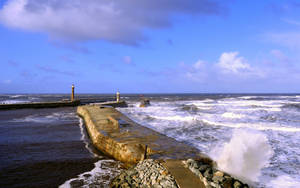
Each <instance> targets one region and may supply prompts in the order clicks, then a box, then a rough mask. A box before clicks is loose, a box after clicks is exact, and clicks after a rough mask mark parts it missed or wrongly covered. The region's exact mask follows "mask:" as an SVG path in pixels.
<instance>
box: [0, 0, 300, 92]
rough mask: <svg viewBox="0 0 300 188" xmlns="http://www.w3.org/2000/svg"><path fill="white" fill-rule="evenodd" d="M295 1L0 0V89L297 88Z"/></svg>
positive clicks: (298, 17)
mask: <svg viewBox="0 0 300 188" xmlns="http://www.w3.org/2000/svg"><path fill="white" fill-rule="evenodd" d="M299 60H300V1H297V0H286V1H282V0H265V1H261V0H241V1H238V0H227V1H224V0H222V1H219V0H151V1H149V0H0V65H1V68H0V69H1V73H0V93H68V92H70V90H71V85H72V84H75V88H76V92H78V93H115V92H116V91H120V92H121V93H300V84H299V83H300V64H299Z"/></svg>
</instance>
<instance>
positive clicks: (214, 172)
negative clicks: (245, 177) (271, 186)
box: [183, 159, 248, 188]
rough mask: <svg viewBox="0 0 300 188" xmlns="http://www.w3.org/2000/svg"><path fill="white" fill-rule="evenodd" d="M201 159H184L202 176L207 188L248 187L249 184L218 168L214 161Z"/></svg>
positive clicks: (188, 165)
mask: <svg viewBox="0 0 300 188" xmlns="http://www.w3.org/2000/svg"><path fill="white" fill-rule="evenodd" d="M200 160H201V161H198V160H197V161H195V160H193V159H188V160H186V161H183V164H185V165H186V167H187V168H189V169H190V170H191V171H192V172H193V173H194V174H195V175H197V176H198V177H199V178H200V180H201V181H202V182H203V183H204V185H205V187H206V188H210V187H212V188H242V187H245V188H246V187H247V188H248V185H247V184H243V183H242V182H241V181H239V180H237V179H235V178H233V177H231V176H230V175H229V174H227V173H224V172H222V171H220V170H218V169H216V168H215V167H214V166H215V163H214V162H213V161H209V160H203V159H200ZM195 163H196V164H197V165H195Z"/></svg>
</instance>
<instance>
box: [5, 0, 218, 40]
mask: <svg viewBox="0 0 300 188" xmlns="http://www.w3.org/2000/svg"><path fill="white" fill-rule="evenodd" d="M223 9H224V8H223V7H222V8H221V5H220V3H219V0H189V1H185V0H152V1H149V0H8V1H7V3H6V4H5V5H4V6H3V7H2V9H1V10H0V22H2V23H3V24H5V25H6V26H9V27H13V28H20V29H24V30H28V31H34V32H36V31H37V32H43V33H46V34H48V35H49V36H51V37H52V38H59V39H63V40H73V41H80V40H94V39H102V40H107V41H111V42H116V43H122V44H128V45H136V44H138V43H139V42H140V41H142V40H146V37H145V36H144V35H143V30H144V29H145V28H152V29H157V28H165V27H169V26H170V25H171V24H172V20H171V18H172V17H173V16H174V15H175V14H188V15H203V14H208V15H209V14H220V12H222V10H223Z"/></svg>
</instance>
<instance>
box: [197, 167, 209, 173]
mask: <svg viewBox="0 0 300 188" xmlns="http://www.w3.org/2000/svg"><path fill="white" fill-rule="evenodd" d="M208 167H209V165H201V166H199V170H200V172H201V173H204V172H205V171H206V169H207V168H208Z"/></svg>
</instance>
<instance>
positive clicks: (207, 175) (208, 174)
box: [203, 168, 213, 179]
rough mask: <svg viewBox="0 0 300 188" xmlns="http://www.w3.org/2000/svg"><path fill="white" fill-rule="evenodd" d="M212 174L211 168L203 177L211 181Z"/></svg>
mask: <svg viewBox="0 0 300 188" xmlns="http://www.w3.org/2000/svg"><path fill="white" fill-rule="evenodd" d="M212 173H213V171H212V169H211V168H207V169H206V171H205V172H204V174H203V175H204V176H205V177H206V178H209V179H211V178H212V176H213V175H212Z"/></svg>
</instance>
